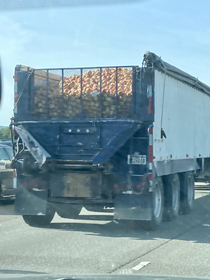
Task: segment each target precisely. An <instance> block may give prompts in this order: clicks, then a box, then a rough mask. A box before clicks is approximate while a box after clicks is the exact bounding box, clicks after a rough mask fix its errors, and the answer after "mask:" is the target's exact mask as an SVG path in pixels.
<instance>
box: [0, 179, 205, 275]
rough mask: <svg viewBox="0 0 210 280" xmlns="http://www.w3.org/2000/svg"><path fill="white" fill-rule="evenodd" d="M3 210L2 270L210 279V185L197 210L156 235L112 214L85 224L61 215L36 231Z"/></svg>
mask: <svg viewBox="0 0 210 280" xmlns="http://www.w3.org/2000/svg"><path fill="white" fill-rule="evenodd" d="M12 208H13V205H12V204H3V205H0V212H1V213H2V214H6V213H8V212H10V215H1V216H0V271H1V270H16V271H19V270H21V271H36V272H44V273H53V274H57V275H60V274H78V273H79V274H80V273H82V274H83V273H86V274H88V273H113V274H141V275H173V276H193V277H210V186H208V185H205V184H202V185H201V184H200V185H199V186H197V190H196V201H195V208H194V210H193V212H192V213H191V214H190V215H181V216H179V218H178V219H177V220H176V221H174V222H173V223H171V222H164V223H162V225H161V226H160V228H159V229H158V230H157V231H155V232H148V231H147V230H146V229H145V228H143V227H142V228H136V227H135V226H134V225H133V224H132V223H131V222H125V223H116V222H113V220H112V214H110V213H108V214H104V213H93V212H88V211H86V210H85V209H83V210H82V212H81V214H80V216H79V219H77V220H68V219H61V218H60V217H58V216H57V215H56V216H55V218H54V220H53V222H52V224H51V225H50V227H48V228H32V227H29V226H28V225H26V224H25V223H24V222H23V220H22V217H21V216H15V215H13V213H12Z"/></svg>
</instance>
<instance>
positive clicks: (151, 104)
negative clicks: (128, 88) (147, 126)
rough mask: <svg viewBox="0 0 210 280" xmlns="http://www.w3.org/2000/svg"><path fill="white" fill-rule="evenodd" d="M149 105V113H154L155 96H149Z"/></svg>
mask: <svg viewBox="0 0 210 280" xmlns="http://www.w3.org/2000/svg"><path fill="white" fill-rule="evenodd" d="M148 101H149V105H148V114H152V107H153V98H152V97H148Z"/></svg>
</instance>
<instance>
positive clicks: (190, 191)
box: [180, 172, 195, 214]
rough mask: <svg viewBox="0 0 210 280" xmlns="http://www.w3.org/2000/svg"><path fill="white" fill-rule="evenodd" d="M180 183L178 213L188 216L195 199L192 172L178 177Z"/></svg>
mask: <svg viewBox="0 0 210 280" xmlns="http://www.w3.org/2000/svg"><path fill="white" fill-rule="evenodd" d="M180 183H181V191H180V198H181V205H180V206H181V207H180V208H181V209H180V212H181V213H183V214H188V213H190V212H191V210H192V209H193V204H194V199H195V186H194V184H195V183H194V175H193V173H192V172H186V173H183V174H181V175H180Z"/></svg>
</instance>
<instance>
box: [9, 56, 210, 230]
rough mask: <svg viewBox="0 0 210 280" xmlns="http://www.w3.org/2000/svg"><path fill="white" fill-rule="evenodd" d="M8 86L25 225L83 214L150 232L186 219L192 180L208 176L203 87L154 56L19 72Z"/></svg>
mask: <svg viewBox="0 0 210 280" xmlns="http://www.w3.org/2000/svg"><path fill="white" fill-rule="evenodd" d="M14 81H15V104H14V117H13V118H12V121H11V131H12V141H13V149H14V158H13V161H12V167H13V168H14V169H16V171H17V190H16V201H15V211H16V213H18V214H21V215H22V216H23V219H24V221H25V222H26V223H27V224H28V225H30V226H46V225H49V224H50V222H51V221H52V219H53V217H54V214H55V213H56V212H57V214H58V215H59V216H60V217H63V218H71V219H73V218H76V217H78V215H79V213H80V211H81V209H82V207H85V208H86V209H87V210H90V211H100V212H101V211H106V210H107V209H110V208H113V212H114V219H119V220H120V219H121V220H124V219H125V220H133V221H136V222H138V221H145V223H147V225H148V227H150V228H151V229H154V228H156V227H157V226H158V225H159V224H160V223H161V221H162V219H163V218H164V219H167V220H173V219H175V218H176V217H177V216H178V215H179V214H180V212H181V213H189V212H190V211H191V210H192V208H193V202H194V177H195V174H198V173H199V172H200V173H201V172H203V174H204V176H206V177H209V176H210V173H209V163H210V131H209V130H208V129H207V127H208V120H209V119H210V110H209V108H210V88H209V87H208V86H207V85H205V84H203V83H202V82H200V81H199V80H198V79H196V78H194V77H192V76H190V75H189V74H187V73H185V72H183V71H181V70H180V69H178V68H176V67H174V66H172V65H170V64H168V63H166V62H164V61H163V60H162V59H161V58H160V57H158V56H157V55H155V54H154V53H151V52H146V53H145V54H144V56H143V62H142V65H141V66H120V67H119V66H116V67H113V66H111V67H95V68H65V69H33V68H30V67H26V66H22V65H17V66H16V68H15V75H14Z"/></svg>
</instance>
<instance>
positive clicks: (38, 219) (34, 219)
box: [22, 205, 55, 227]
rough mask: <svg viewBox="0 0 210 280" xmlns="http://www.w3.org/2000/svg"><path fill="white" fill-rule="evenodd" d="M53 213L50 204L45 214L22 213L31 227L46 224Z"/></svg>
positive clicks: (49, 221)
mask: <svg viewBox="0 0 210 280" xmlns="http://www.w3.org/2000/svg"><path fill="white" fill-rule="evenodd" d="M54 215H55V210H54V209H53V208H52V207H51V206H49V205H48V206H47V212H46V215H23V216H22V217H23V220H24V221H25V223H26V224H28V225H29V226H31V227H44V226H48V225H49V224H50V223H51V221H52V219H53V217H54Z"/></svg>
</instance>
